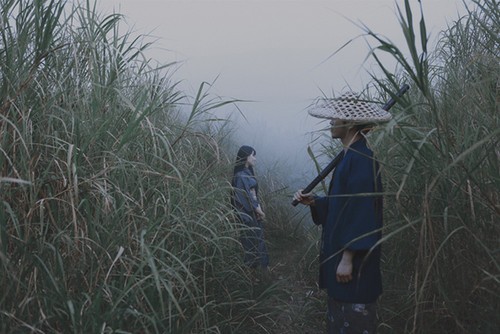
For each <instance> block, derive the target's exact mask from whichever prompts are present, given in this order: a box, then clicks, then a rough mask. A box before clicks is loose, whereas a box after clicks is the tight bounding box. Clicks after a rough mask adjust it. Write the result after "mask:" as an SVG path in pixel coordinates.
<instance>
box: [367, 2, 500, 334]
mask: <svg viewBox="0 0 500 334" xmlns="http://www.w3.org/2000/svg"><path fill="white" fill-rule="evenodd" d="M474 4H475V7H474V9H471V10H470V11H469V13H468V15H466V16H465V17H463V18H462V19H460V20H458V21H457V22H455V23H454V24H453V25H452V26H451V27H450V28H449V29H448V30H447V31H445V32H443V34H442V37H441V40H440V42H439V45H438V46H437V48H436V52H435V53H434V54H429V53H428V50H427V45H428V40H427V35H426V32H425V23H424V18H423V15H422V18H421V20H420V24H419V27H420V29H419V30H420V38H419V39H418V40H417V39H416V37H415V35H416V33H415V30H414V28H413V23H412V20H413V17H412V12H411V9H410V3H409V1H408V0H406V1H405V2H404V6H405V12H404V13H405V14H404V15H403V14H402V12H400V21H401V27H402V31H403V33H404V36H405V38H406V42H407V45H406V47H407V50H401V49H399V48H398V47H397V46H395V45H393V44H391V43H390V42H388V41H386V40H384V39H383V38H380V37H378V36H377V35H376V34H374V33H373V32H371V31H368V35H370V36H372V37H374V38H375V40H376V42H378V43H379V46H376V47H374V48H373V55H374V57H375V59H376V60H378V59H379V58H380V57H378V56H377V53H378V52H384V53H388V54H389V55H391V56H393V58H394V59H395V60H396V61H397V63H398V65H400V68H401V72H400V73H397V74H395V75H394V74H391V73H390V72H389V70H387V69H386V68H385V67H384V65H383V64H382V63H381V62H379V64H380V66H381V67H382V70H383V72H384V73H386V74H387V77H386V78H384V79H380V78H377V79H376V82H377V83H378V84H379V86H380V87H382V89H383V92H382V95H384V94H386V93H385V92H389V91H396V90H397V87H398V85H399V83H400V82H408V83H409V84H410V86H411V87H412V88H411V91H410V94H409V97H408V99H405V100H404V101H400V105H399V107H397V108H395V111H394V112H395V120H394V121H392V122H391V123H390V124H388V125H387V126H386V127H385V131H384V133H383V135H382V139H380V138H379V139H380V141H379V142H378V144H379V145H378V147H377V151H378V156H379V158H381V160H382V161H383V164H384V175H385V179H386V183H387V185H386V191H387V200H386V208H387V214H386V225H387V226H386V232H385V234H386V237H385V246H384V250H385V253H386V259H385V275H384V276H385V280H386V284H385V285H386V293H385V294H384V296H383V299H382V309H383V312H382V315H383V319H384V324H383V326H382V327H383V328H384V329H385V330H386V331H387V332H391V333H392V332H394V333H401V332H411V333H442V332H453V333H493V332H495V330H496V329H498V328H499V326H500V323H499V322H498V313H499V312H500V303H499V302H498V301H499V300H500V298H499V296H500V258H499V257H498V254H499V253H498V251H499V249H498V235H499V233H500V229H499V225H498V222H499V218H500V211H499V207H498V203H499V196H498V189H500V175H499V171H500V168H499V167H500V166H499V159H500V156H499V152H498V147H499V138H500V136H499V135H500V121H499V115H500V113H499V103H500V100H499V82H500V81H499V80H500V65H499V64H500V49H499V45H500V44H499V43H498V36H499V32H500V31H499V27H500V25H499V17H500V11H499V6H498V2H497V1H494V0H486V1H474ZM417 44H420V47H418V45H417ZM417 50H419V51H417ZM407 55H409V57H408V56H407ZM374 77H375V75H374Z"/></svg>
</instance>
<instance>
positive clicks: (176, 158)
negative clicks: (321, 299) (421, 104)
mask: <svg viewBox="0 0 500 334" xmlns="http://www.w3.org/2000/svg"><path fill="white" fill-rule="evenodd" d="M0 4H1V20H0V22H1V25H2V27H1V29H0V31H1V40H0V46H1V47H0V50H1V51H0V82H1V86H0V99H1V100H0V134H1V135H0V141H1V150H0V171H1V179H0V205H1V206H0V207H1V209H0V266H1V275H0V288H1V290H2V291H3V293H2V295H1V296H0V332H2V333H17V332H34V333H99V332H100V333H111V332H116V333H125V332H129V333H138V332H141V333H218V332H237V331H238V329H239V328H241V327H242V326H243V327H245V326H247V327H249V328H251V327H252V326H253V325H254V317H256V316H262V315H263V314H266V312H267V311H266V310H265V308H264V306H263V301H265V300H267V299H269V298H270V295H271V294H272V292H273V291H274V289H275V288H274V287H273V286H272V285H262V286H260V287H255V286H254V285H253V284H252V281H251V277H250V276H249V275H248V273H247V272H246V271H245V270H244V268H242V265H241V249H240V244H239V241H238V235H239V232H240V230H241V229H243V228H244V227H243V226H239V225H238V224H236V223H234V219H233V217H232V213H231V210H230V208H229V207H228V201H226V200H225V199H226V198H227V194H228V182H227V180H228V167H227V166H228V165H229V161H228V159H227V158H226V157H225V155H224V152H223V150H222V149H221V145H224V142H225V141H226V140H227V134H228V130H227V126H226V125H225V124H224V122H223V121H222V120H218V119H214V118H212V117H211V116H209V114H208V112H209V111H212V110H213V109H215V108H218V107H220V106H222V105H224V104H226V103H230V102H231V101H217V100H215V99H210V98H209V95H208V93H207V85H206V84H202V85H201V86H200V90H199V93H198V95H197V96H196V97H195V100H194V102H193V104H192V108H191V111H190V112H189V116H188V117H187V120H186V117H183V108H185V106H186V104H187V103H186V102H185V101H186V99H187V98H186V97H185V96H183V95H182V94H181V93H180V92H178V91H177V90H176V87H175V83H172V82H171V81H170V77H169V76H168V72H169V68H170V66H171V65H172V64H169V65H166V66H164V67H159V68H158V67H156V68H155V67H152V66H151V64H150V63H149V61H148V60H146V58H145V56H144V54H143V51H144V50H145V49H146V48H147V47H148V43H143V41H142V38H140V37H138V38H135V39H132V38H131V36H130V34H124V35H120V34H119V33H118V31H119V29H118V28H119V26H118V24H119V22H120V16H119V15H110V16H106V17H104V18H101V17H100V16H99V15H98V14H97V12H96V10H95V7H94V8H92V7H91V5H90V3H89V2H87V4H86V7H74V8H72V9H70V10H67V8H65V7H64V2H61V1H25V0H0ZM63 9H64V10H63ZM63 12H64V13H66V17H65V18H63ZM165 73H167V75H166V74H165Z"/></svg>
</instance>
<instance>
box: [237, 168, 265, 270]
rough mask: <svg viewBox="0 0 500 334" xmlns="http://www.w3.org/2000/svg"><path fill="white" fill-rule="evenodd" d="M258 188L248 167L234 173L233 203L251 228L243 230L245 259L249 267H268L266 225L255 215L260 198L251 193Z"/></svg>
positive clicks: (240, 216)
mask: <svg viewBox="0 0 500 334" xmlns="http://www.w3.org/2000/svg"><path fill="white" fill-rule="evenodd" d="M256 188H257V180H256V179H255V177H254V176H253V175H252V173H251V172H250V170H249V169H248V168H245V169H243V170H242V171H240V172H238V173H236V174H235V175H234V179H233V199H232V201H233V205H234V207H235V209H236V210H237V212H238V216H239V219H240V221H241V222H242V223H243V224H245V225H246V226H248V227H249V228H250V229H248V230H245V231H243V233H242V235H241V238H240V241H241V244H242V246H243V250H244V252H245V254H244V258H243V261H244V263H245V264H246V265H247V266H249V267H253V268H255V267H262V268H266V267H267V266H268V265H269V255H268V252H267V247H266V244H265V241H264V226H263V224H262V222H261V221H259V220H257V217H256V215H255V209H257V207H258V206H259V200H258V198H257V197H253V196H252V195H251V190H252V189H254V190H255V191H256ZM256 192H257V191H256Z"/></svg>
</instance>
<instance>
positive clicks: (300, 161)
mask: <svg viewBox="0 0 500 334" xmlns="http://www.w3.org/2000/svg"><path fill="white" fill-rule="evenodd" d="M410 1H411V3H414V4H417V1H416V0H410ZM395 3H396V2H395V1H394V0H345V1H342V0H330V1H315V0H303V1H287V0H260V1H259V0H227V1H214V0H196V1H191V0H98V6H99V8H100V9H101V11H102V12H103V13H112V12H119V13H122V14H123V15H124V16H125V20H126V24H127V26H129V27H130V28H131V29H132V30H133V31H134V32H137V33H141V34H147V35H151V36H154V37H156V38H158V40H157V41H156V42H155V44H154V46H153V48H152V49H151V51H150V53H149V54H148V55H149V56H150V57H152V58H155V59H156V60H158V61H159V62H161V63H167V62H171V61H179V62H181V63H182V65H181V66H180V67H179V69H178V70H177V72H176V73H175V77H174V78H175V79H176V80H182V83H181V85H180V87H181V88H182V89H183V90H184V91H185V92H186V93H187V94H189V95H194V94H195V91H196V90H197V88H198V86H199V85H200V84H201V82H203V81H207V82H212V81H214V80H215V79H216V78H217V80H215V82H214V85H213V87H212V89H211V92H212V93H213V94H214V95H219V96H222V97H226V98H237V99H242V100H251V101H255V102H252V103H243V104H240V105H239V107H240V108H241V110H242V111H243V112H244V114H245V116H246V118H247V121H246V122H243V121H241V120H240V121H239V124H240V126H241V130H240V131H239V133H240V134H241V135H240V136H239V141H241V144H248V145H252V146H254V147H255V148H256V150H257V151H258V153H260V154H258V159H259V163H260V164H264V165H266V166H268V165H270V164H272V163H274V162H276V161H277V160H280V161H281V162H284V161H286V163H287V164H288V165H289V166H294V167H293V169H294V170H296V171H297V172H298V173H299V174H301V173H307V171H309V172H313V164H312V163H311V162H310V161H309V160H308V155H307V152H306V149H307V144H308V142H309V140H310V133H311V131H315V130H318V129H320V128H321V125H320V124H319V123H318V121H317V120H316V119H312V118H311V117H309V116H307V114H306V112H305V111H304V109H305V108H306V107H307V106H308V104H309V103H310V102H311V100H312V99H314V98H315V97H317V96H320V95H322V91H323V92H326V93H331V94H328V95H332V92H335V93H338V92H343V91H345V90H347V89H348V87H350V88H351V89H352V90H361V89H362V88H363V86H364V84H365V83H367V80H368V76H367V75H366V74H365V72H366V71H365V69H364V68H363V66H364V67H369V66H370V65H369V64H363V62H364V60H365V58H366V56H367V53H368V47H367V44H366V41H365V40H364V39H363V38H356V37H358V36H360V35H361V34H362V30H361V29H360V28H359V27H357V26H356V24H364V25H366V26H368V27H369V28H370V29H371V30H372V31H374V32H376V33H379V34H381V35H384V36H386V37H388V38H389V39H391V40H392V41H393V42H395V43H396V44H397V45H401V47H403V44H402V40H403V39H402V32H401V29H400V27H399V23H398V20H397V15H396V6H395ZM397 3H399V4H400V5H401V6H403V5H404V2H403V1H402V0H398V1H397ZM422 3H423V4H422V6H423V10H424V16H425V19H426V23H427V29H428V33H429V34H430V36H431V39H435V38H436V37H437V35H438V32H439V31H440V30H442V29H444V28H445V27H446V24H447V22H451V21H453V20H456V19H457V17H458V12H464V10H463V4H462V1H461V0H422ZM414 17H415V19H416V20H418V19H419V18H420V14H419V10H418V7H417V6H414ZM415 25H416V26H418V21H416V22H415ZM351 39H355V41H354V42H352V43H351V44H350V45H349V46H348V47H347V48H345V49H344V50H343V51H342V52H340V53H338V54H337V55H335V56H334V57H333V58H331V59H328V57H329V56H330V55H331V54H332V53H333V52H334V51H335V50H337V49H338V48H339V47H340V46H342V45H343V44H344V43H346V42H348V41H349V40H351ZM221 112H222V111H221ZM224 112H227V110H224Z"/></svg>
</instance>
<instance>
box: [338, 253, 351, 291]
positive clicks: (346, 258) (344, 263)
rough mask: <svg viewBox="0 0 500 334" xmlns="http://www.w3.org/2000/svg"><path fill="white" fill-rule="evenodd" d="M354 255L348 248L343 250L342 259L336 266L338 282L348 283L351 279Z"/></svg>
mask: <svg viewBox="0 0 500 334" xmlns="http://www.w3.org/2000/svg"><path fill="white" fill-rule="evenodd" d="M353 257H354V252H353V251H350V250H347V249H346V250H345V251H344V253H343V254H342V260H340V263H339V265H338V267H337V282H339V283H349V282H350V281H352V258H353Z"/></svg>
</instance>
